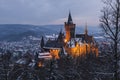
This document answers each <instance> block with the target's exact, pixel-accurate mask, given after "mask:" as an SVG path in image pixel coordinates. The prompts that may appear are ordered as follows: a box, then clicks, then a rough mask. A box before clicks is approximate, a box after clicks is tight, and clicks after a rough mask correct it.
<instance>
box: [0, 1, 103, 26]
mask: <svg viewBox="0 0 120 80" xmlns="http://www.w3.org/2000/svg"><path fill="white" fill-rule="evenodd" d="M101 9H102V2H101V0H0V24H33V25H47V24H64V22H65V21H66V20H67V17H68V13H69V10H70V11H71V14H72V18H73V22H74V23H75V24H77V25H84V24H85V23H86V22H87V24H88V25H90V26H96V25H99V17H100V10H101Z"/></svg>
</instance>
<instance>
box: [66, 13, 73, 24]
mask: <svg viewBox="0 0 120 80" xmlns="http://www.w3.org/2000/svg"><path fill="white" fill-rule="evenodd" d="M67 23H68V24H73V21H72V17H71V13H70V12H69V16H68V22H67Z"/></svg>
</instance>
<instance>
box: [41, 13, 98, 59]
mask: <svg viewBox="0 0 120 80" xmlns="http://www.w3.org/2000/svg"><path fill="white" fill-rule="evenodd" d="M64 28H65V33H66V34H64V33H63V32H62V31H60V33H59V35H58V37H57V39H55V40H50V39H49V40H48V41H47V42H46V43H45V44H44V40H43V38H42V40H41V48H42V50H43V51H44V52H49V53H50V54H51V55H52V56H53V57H55V58H56V59H59V58H60V55H64V54H65V53H66V54H69V55H71V56H73V57H77V56H85V55H86V54H91V53H93V54H95V55H96V56H98V46H97V45H96V42H95V40H94V39H93V36H90V35H88V30H87V25H86V26H85V31H84V34H76V33H75V28H76V25H75V24H74V23H73V21H72V17H71V13H70V12H69V16H68V21H67V22H65V23H64Z"/></svg>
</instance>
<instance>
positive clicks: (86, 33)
mask: <svg viewBox="0 0 120 80" xmlns="http://www.w3.org/2000/svg"><path fill="white" fill-rule="evenodd" d="M85 35H88V29H87V23H86V25H85Z"/></svg>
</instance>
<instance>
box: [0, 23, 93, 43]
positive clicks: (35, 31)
mask: <svg viewBox="0 0 120 80" xmlns="http://www.w3.org/2000/svg"><path fill="white" fill-rule="evenodd" d="M61 29H63V31H64V26H63V25H43V26H42V25H41V26H36V25H23V24H1V25H0V41H3V40H5V41H18V40H22V39H23V38H24V37H27V36H35V37H40V36H42V35H45V34H58V33H59V31H60V30H61ZM92 30H93V29H91V30H90V32H94V30H93V31H92ZM76 32H77V33H79V32H80V33H82V32H84V28H83V27H77V29H76Z"/></svg>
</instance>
